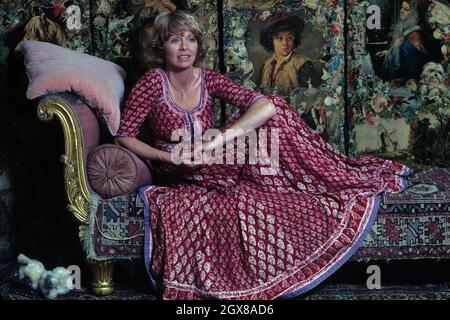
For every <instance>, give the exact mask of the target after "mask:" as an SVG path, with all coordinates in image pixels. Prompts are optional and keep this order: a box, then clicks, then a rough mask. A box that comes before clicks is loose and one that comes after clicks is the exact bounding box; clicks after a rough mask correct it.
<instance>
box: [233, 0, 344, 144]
mask: <svg viewBox="0 0 450 320" xmlns="http://www.w3.org/2000/svg"><path fill="white" fill-rule="evenodd" d="M290 16H295V17H297V19H295V18H292V19H293V20H292V21H293V22H292V25H293V26H292V27H289V28H295V25H299V24H303V28H302V30H300V31H299V32H300V43H299V44H297V46H296V47H295V48H294V49H293V53H292V56H291V58H289V59H290V60H291V61H292V62H287V63H286V64H285V65H281V66H280V67H279V68H278V71H277V76H279V77H280V78H281V77H287V76H284V75H283V74H282V73H283V72H284V73H285V74H287V73H288V72H289V73H292V72H297V73H298V75H297V76H295V75H294V76H293V77H294V78H295V77H298V78H300V77H301V76H300V73H303V76H305V77H306V81H304V83H303V85H300V80H299V81H298V83H296V79H291V80H290V81H291V84H292V85H288V84H286V83H285V84H282V82H283V81H284V82H286V80H280V81H281V82H280V86H277V84H276V83H275V84H274V85H272V86H268V85H267V83H268V82H267V81H266V80H264V78H265V77H267V76H266V74H267V73H268V71H267V70H266V69H267V68H266V65H267V64H268V61H269V60H270V59H271V56H272V55H276V53H272V52H269V51H268V50H267V48H266V47H267V46H269V47H270V44H269V45H267V44H266V47H264V44H263V42H264V41H266V43H267V41H272V38H271V39H270V40H263V37H267V34H268V32H269V31H268V30H269V28H270V26H271V25H272V26H277V28H278V25H279V23H278V22H280V21H282V20H283V21H285V23H287V24H289V23H290V22H288V21H287V20H286V17H290ZM289 19H291V18H289ZM277 21H278V22H277ZM343 24H344V6H343V1H338V0H308V1H246V2H241V1H234V0H228V1H224V33H225V34H224V46H225V48H224V51H225V65H226V71H227V74H228V76H229V77H231V78H232V79H234V80H235V81H237V82H239V83H241V84H243V85H244V86H247V87H249V88H254V89H257V90H259V91H262V92H264V93H266V94H269V93H277V94H280V95H282V96H283V97H284V98H285V99H286V100H287V101H288V102H289V103H290V104H291V105H292V106H294V108H296V109H297V110H298V112H299V113H301V114H302V115H303V116H304V118H305V120H307V122H308V123H309V124H310V125H311V126H312V127H313V129H315V131H316V132H317V133H318V134H320V135H321V136H322V137H324V138H325V139H327V140H328V141H329V142H330V143H332V144H333V145H334V146H335V147H336V148H338V149H340V150H341V151H344V134H343V125H344V95H343V94H344V90H343V86H344V36H343ZM293 32H295V31H293ZM272 37H273V36H272ZM294 58H295V59H296V61H295V62H294V61H293V59H294ZM305 59H309V60H310V61H311V62H312V64H311V65H312V66H311V67H309V68H308V69H309V70H308V71H301V69H306V68H305V65H306V64H304V65H303V62H304V60H305ZM272 61H273V60H272ZM299 64H300V65H302V66H301V67H300V69H299V70H293V69H298V65H299ZM264 70H266V71H264ZM312 73H314V74H312ZM291 77H292V75H291ZM274 81H277V80H274ZM281 86H283V88H281ZM226 111H227V117H228V116H230V115H231V114H232V113H233V112H234V111H235V109H234V108H233V107H231V106H229V107H227V110H226Z"/></svg>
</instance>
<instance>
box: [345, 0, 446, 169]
mask: <svg viewBox="0 0 450 320" xmlns="http://www.w3.org/2000/svg"><path fill="white" fill-rule="evenodd" d="M348 10H349V11H348V12H349V19H350V23H349V30H350V32H349V46H348V48H349V57H350V59H349V75H348V80H349V89H350V90H349V92H348V94H349V98H350V101H351V103H350V110H349V114H350V127H351V131H350V132H351V134H350V137H351V139H350V150H351V154H353V155H364V154H372V155H377V156H380V157H383V158H388V159H394V160H397V161H401V162H403V163H405V164H407V165H410V166H412V167H429V166H434V167H436V166H438V167H445V166H448V165H449V163H450V162H449V161H450V160H449V159H450V139H449V137H448V135H449V128H450V122H449V115H450V90H449V72H448V61H449V60H448V59H449V50H450V7H449V5H448V2H446V1H438V0H434V1H427V0H412V1H403V0H369V1H351V2H349V8H348ZM366 22H367V23H366Z"/></svg>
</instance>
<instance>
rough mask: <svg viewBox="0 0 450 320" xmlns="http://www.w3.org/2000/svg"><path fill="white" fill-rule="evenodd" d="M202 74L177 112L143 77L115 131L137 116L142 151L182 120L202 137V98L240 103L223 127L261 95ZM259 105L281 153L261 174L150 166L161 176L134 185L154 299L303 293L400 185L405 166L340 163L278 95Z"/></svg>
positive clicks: (128, 127) (240, 168)
mask: <svg viewBox="0 0 450 320" xmlns="http://www.w3.org/2000/svg"><path fill="white" fill-rule="evenodd" d="M202 75H203V78H202V82H203V84H202V93H201V96H202V97H201V100H200V104H199V105H198V106H197V108H195V109H194V110H192V111H191V112H187V111H184V110H183V109H182V108H180V107H178V106H177V105H176V104H175V102H174V101H173V99H172V98H171V97H170V92H169V90H168V84H167V81H166V79H165V78H164V77H165V76H164V73H163V72H162V71H161V70H153V71H150V72H148V73H147V74H146V75H145V76H144V77H143V78H142V79H141V81H139V82H138V84H137V85H136V87H135V88H134V89H133V91H132V93H131V95H130V97H129V100H128V102H127V104H126V108H125V110H124V115H123V118H122V123H121V127H120V128H119V135H121V136H136V134H137V132H138V130H139V127H140V126H141V125H142V124H143V122H144V120H146V121H147V123H146V124H147V125H148V126H149V129H150V131H153V132H154V134H153V135H152V140H151V141H149V143H150V144H152V143H154V142H155V141H158V140H162V139H165V140H166V142H167V141H168V139H170V135H169V133H170V132H172V131H173V130H176V129H179V128H181V127H184V128H185V129H188V130H191V127H190V123H191V122H190V121H192V118H195V119H196V120H197V121H201V123H202V126H203V128H202V129H203V130H205V128H207V127H208V126H209V124H211V122H210V120H209V119H213V115H212V114H211V113H212V109H211V101H212V98H213V97H218V98H222V99H224V100H225V101H226V102H228V103H232V104H235V105H237V106H238V107H239V108H240V112H238V113H237V114H236V115H235V116H233V117H232V118H231V119H230V121H229V122H228V123H227V124H226V126H225V127H228V126H230V125H231V123H233V121H235V119H237V118H238V116H239V114H241V113H242V112H243V111H245V110H246V108H247V107H248V106H249V105H250V104H251V103H252V102H253V101H255V99H257V98H258V97H260V94H258V93H257V92H255V91H252V90H250V89H247V88H245V87H242V86H239V85H237V84H234V83H233V82H232V81H231V80H229V79H228V78H226V77H224V76H222V75H220V74H219V73H217V72H214V71H211V70H207V69H203V70H202ZM268 99H270V100H271V101H272V102H273V103H274V104H275V106H276V110H277V114H276V115H275V116H274V117H273V118H271V119H270V120H269V121H267V122H266V123H265V124H264V125H263V126H261V128H260V129H259V131H260V130H261V129H268V130H271V129H278V130H279V140H278V142H279V155H280V166H279V167H278V168H276V169H275V170H274V171H272V172H271V174H270V175H262V174H261V172H262V171H261V169H264V166H263V164H261V163H259V162H258V163H257V164H255V165H250V164H227V165H210V166H204V167H201V168H198V169H195V170H193V171H190V172H177V176H175V174H174V175H172V176H170V175H169V174H168V173H169V172H168V171H166V170H160V169H161V168H160V167H159V166H155V170H156V174H164V175H165V178H166V179H165V180H161V182H162V184H161V185H153V186H149V187H143V188H142V189H141V190H140V195H141V198H142V199H143V200H144V203H145V224H146V226H145V248H144V250H145V262H146V265H147V269H148V272H149V275H150V278H151V279H152V281H153V283H154V284H155V285H157V286H162V289H163V290H164V292H163V298H165V299H202V298H221V299H273V298H278V297H291V296H295V295H298V294H301V293H303V292H305V291H307V290H310V289H311V288H313V287H314V286H316V285H317V284H319V283H320V282H321V281H323V280H324V279H325V278H326V277H328V276H329V275H330V274H332V273H333V272H334V271H335V270H336V269H337V268H338V267H339V266H340V265H341V264H342V263H344V262H345V261H346V260H347V259H349V258H350V257H351V255H352V254H353V253H354V251H355V250H356V249H357V248H358V246H359V244H360V243H361V242H362V240H363V239H364V237H365V236H366V235H367V232H368V230H369V229H370V226H371V224H372V223H373V220H374V218H375V215H376V212H377V210H378V206H379V194H380V193H382V192H394V193H395V192H400V191H402V190H403V189H404V188H405V187H406V183H405V182H404V180H403V178H402V176H403V175H407V174H408V173H409V169H408V168H407V167H405V166H404V165H402V164H398V163H394V162H391V161H386V160H383V159H379V158H375V157H364V158H360V159H350V158H348V157H346V156H344V155H343V154H340V153H339V152H337V151H335V150H334V149H333V148H332V147H331V145H329V144H328V143H327V142H325V141H324V140H323V139H322V138H321V137H320V136H318V135H317V134H315V133H314V131H313V130H312V129H311V128H310V127H308V126H307V125H306V123H305V121H304V120H303V119H302V118H301V116H300V115H299V114H298V113H297V112H296V111H295V110H294V109H293V108H292V107H291V106H290V105H289V104H287V103H286V101H285V100H284V99H283V98H281V97H279V96H277V95H270V96H268ZM190 132H192V131H190ZM165 145H166V146H167V147H166V150H169V149H170V147H168V145H169V144H167V143H166V144H165ZM268 150H272V146H270V145H269V147H268ZM172 169H173V168H172ZM175 178H176V179H175Z"/></svg>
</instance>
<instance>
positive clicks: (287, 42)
mask: <svg viewBox="0 0 450 320" xmlns="http://www.w3.org/2000/svg"><path fill="white" fill-rule="evenodd" d="M294 40H295V39H294V35H293V34H292V32H290V31H282V32H278V33H277V34H276V35H275V36H274V37H273V50H274V52H275V55H276V56H277V57H280V58H282V57H287V56H288V55H290V54H291V52H292V50H293V49H294Z"/></svg>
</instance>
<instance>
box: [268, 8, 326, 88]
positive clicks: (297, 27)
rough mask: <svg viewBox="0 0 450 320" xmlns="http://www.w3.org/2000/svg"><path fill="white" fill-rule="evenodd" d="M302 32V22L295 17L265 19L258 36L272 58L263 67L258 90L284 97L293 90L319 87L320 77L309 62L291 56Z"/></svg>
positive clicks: (298, 56)
mask: <svg viewBox="0 0 450 320" xmlns="http://www.w3.org/2000/svg"><path fill="white" fill-rule="evenodd" d="M302 30H303V21H302V20H301V19H300V18H299V17H297V16H291V15H286V14H283V13H280V14H278V15H275V16H273V17H271V18H270V19H269V21H268V24H267V26H266V27H265V28H264V30H263V31H262V32H261V35H260V42H261V44H262V45H263V46H264V48H265V49H266V50H267V51H268V52H273V53H274V54H273V56H272V57H270V58H269V59H268V60H267V61H266V62H265V63H264V66H263V70H262V76H261V84H260V88H261V89H273V88H276V89H278V90H279V92H280V93H281V94H283V95H288V94H289V93H290V91H291V90H292V89H294V88H297V87H306V88H308V87H310V86H312V87H317V86H318V85H319V84H320V76H319V74H318V73H317V72H316V70H315V68H314V65H313V63H312V61H311V59H309V58H307V57H305V56H302V55H299V54H296V53H295V48H296V47H297V46H298V45H300V35H301V33H302ZM264 91H266V90H264ZM267 91H271V90H267Z"/></svg>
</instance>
